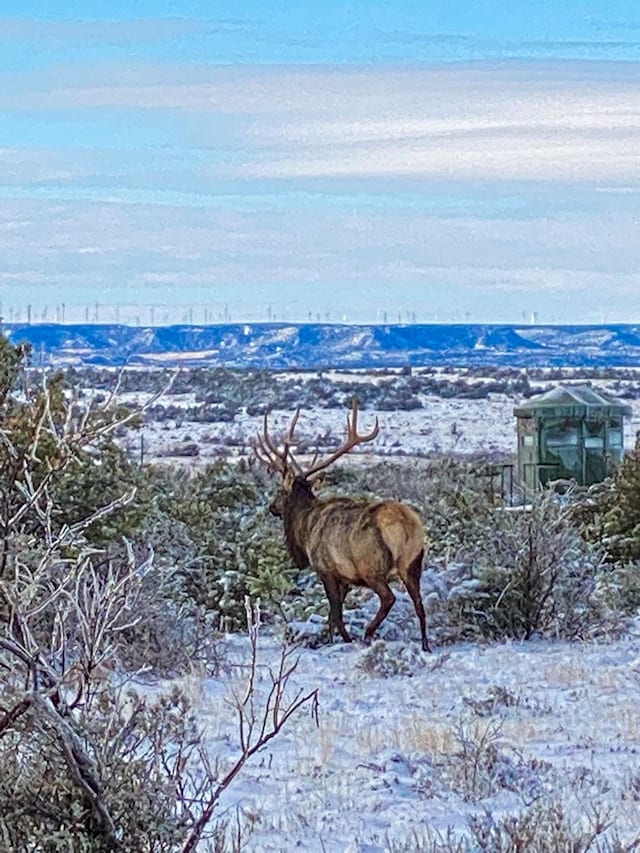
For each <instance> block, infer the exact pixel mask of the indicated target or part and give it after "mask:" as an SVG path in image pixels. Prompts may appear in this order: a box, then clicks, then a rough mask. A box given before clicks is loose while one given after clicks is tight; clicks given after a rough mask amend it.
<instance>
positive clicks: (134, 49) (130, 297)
mask: <svg viewBox="0 0 640 853" xmlns="http://www.w3.org/2000/svg"><path fill="white" fill-rule="evenodd" d="M178 5H179V4H178ZM227 5H229V4H227ZM321 11H322V10H320V11H319V14H320V12H321ZM301 14H302V13H301V12H300V15H301ZM221 15H222V13H221ZM404 23H406V22H404ZM285 24H286V22H285V21H284V20H283V19H282V16H280V18H278V15H276V16H275V19H274V21H273V22H271V23H270V24H269V25H268V26H267V25H266V24H265V27H264V29H262V28H261V27H259V26H258V18H257V17H256V16H255V15H254V16H253V17H247V18H246V19H242V20H239V19H236V18H234V17H233V16H222V17H221V19H220V20H219V21H207V20H194V19H187V18H185V19H180V18H174V19H164V20H163V19H157V20H124V19H123V20H114V21H97V20H94V21H90V20H88V21H78V20H75V21H55V20H51V21H38V20H32V21H26V20H21V21H20V20H7V19H5V20H0V45H1V46H2V47H3V49H4V50H5V55H6V56H10V57H12V61H11V62H9V61H7V62H5V63H4V64H3V65H0V67H4V69H5V70H4V71H1V72H0V123H1V125H2V128H3V135H2V148H1V149H0V198H1V199H2V205H0V259H1V260H0V302H2V303H3V306H4V307H3V309H2V310H4V311H5V313H6V310H7V306H11V305H13V306H16V307H17V306H22V308H23V309H24V306H25V305H26V304H35V303H37V302H39V303H40V305H53V304H55V303H56V302H59V301H61V296H60V294H62V293H64V294H65V296H64V298H65V301H66V303H67V305H69V306H70V305H71V304H72V303H77V304H78V305H82V304H83V303H86V302H87V301H91V300H93V297H92V296H90V295H89V294H90V293H93V292H97V293H99V294H100V297H99V298H100V301H101V302H103V303H105V304H106V303H109V304H111V305H112V306H115V305H123V304H125V303H129V304H132V305H134V306H137V308H134V310H141V309H140V306H143V305H149V304H155V305H160V304H164V305H167V306H169V308H168V309H167V310H168V311H169V312H173V315H172V316H173V319H176V311H177V310H178V306H180V305H181V304H202V305H207V304H208V305H211V304H213V303H216V304H219V303H224V304H225V305H228V306H229V310H230V311H231V313H232V316H234V317H240V316H245V317H246V316H251V319H266V316H267V309H268V307H269V306H272V305H273V304H274V303H275V304H277V305H280V306H282V308H281V310H282V311H283V312H284V310H285V308H284V306H287V309H286V310H288V311H289V316H290V318H291V317H292V316H293V315H294V314H295V316H297V318H298V319H304V318H306V317H307V316H308V314H309V313H312V314H313V315H321V316H322V317H325V316H326V313H327V311H329V310H330V311H331V313H332V317H333V319H342V318H344V317H347V318H349V319H368V320H371V319H376V317H380V316H382V315H384V313H385V312H388V313H389V314H390V315H391V314H392V312H395V311H398V312H400V313H402V312H405V314H404V315H406V313H407V312H415V314H416V316H417V318H420V319H465V318H466V317H467V316H470V317H471V318H473V319H484V320H490V319H494V320H520V319H522V315H523V314H525V313H526V314H527V316H528V315H530V313H532V312H534V311H535V312H537V313H538V315H539V316H540V317H541V318H542V317H544V318H546V319H557V320H561V319H563V320H568V319H583V320H594V319H600V318H601V316H602V314H603V313H604V312H605V311H606V312H607V317H608V318H609V319H631V318H632V311H633V310H635V309H634V308H633V306H634V305H635V294H637V292H638V288H639V287H640V274H639V273H638V270H639V269H640V240H639V239H638V199H639V197H640V63H635V62H566V61H564V62H556V61H544V62H543V61H529V60H524V59H520V60H518V61H492V62H489V61H486V59H485V61H482V62H468V61H466V62H460V63H450V64H442V63H431V64H423V63H419V62H413V63H404V64H397V63H396V64H389V63H388V62H381V61H378V60H376V61H375V62H364V63H354V62H351V63H349V64H341V63H329V62H327V61H326V55H325V62H324V63H322V64H303V63H301V62H299V63H297V64H284V63H282V62H280V63H273V62H262V64H256V63H253V64H251V63H250V62H249V60H251V59H252V58H257V59H258V60H260V59H264V57H265V56H266V55H267V54H268V51H266V48H265V51H262V48H263V47H264V46H265V45H267V44H270V46H271V48H273V50H274V51H276V48H278V45H280V46H281V45H282V44H284V43H285V42H287V39H288V40H289V43H288V47H287V50H288V51H289V53H287V54H286V56H285V58H288V59H290V56H291V55H295V54H296V52H297V53H298V54H299V55H300V56H304V57H308V56H310V55H312V54H313V51H314V50H315V49H316V47H317V45H316V44H315V42H316V41H317V32H316V31H315V30H313V29H309V30H308V31H305V29H304V27H303V26H302V24H301V22H300V21H298V24H297V25H296V27H293V28H292V30H291V32H289V33H288V32H287V29H286V26H285ZM373 24H374V22H369V24H367V26H365V31H366V34H365V37H364V38H365V41H366V39H368V38H371V39H373V38H374V35H375V33H374V32H373V30H374V26H373ZM331 26H334V28H335V27H337V24H335V22H334V23H333V24H331ZM363 26H364V25H363ZM367 27H368V28H367ZM507 29H508V28H507ZM383 30H384V32H383V35H382V36H381V39H382V41H381V44H383V47H384V51H387V50H388V51H389V52H390V53H391V54H393V53H394V51H395V52H396V53H398V55H402V54H403V51H404V47H403V45H405V43H406V44H412V45H413V46H414V47H415V50H414V49H413V48H411V50H407V53H408V54H409V55H411V56H413V57H415V56H417V55H420V52H421V51H422V50H423V49H424V50H426V51H427V52H428V51H432V53H433V55H439V52H447V55H448V58H452V57H455V56H456V55H457V54H458V53H459V54H460V55H461V56H465V58H468V57H469V56H475V55H476V52H477V53H478V55H482V56H484V57H485V58H486V57H487V56H494V57H495V56H504V55H509V50H508V49H507V48H508V45H509V39H510V38H512V36H513V34H512V33H509V32H507V31H505V32H503V33H502V34H501V35H500V38H499V39H498V40H497V41H491V40H490V42H491V43H490V44H489V43H488V42H487V43H484V42H483V40H484V41H486V38H487V37H486V33H485V35H484V36H483V32H484V31H483V30H482V28H478V31H477V32H476V33H475V34H473V33H470V32H467V33H460V34H459V35H458V34H457V33H456V32H454V31H452V33H447V32H446V31H444V30H439V29H434V33H435V35H433V34H430V31H429V30H428V28H422V29H421V28H420V27H418V26H413V27H410V26H404V24H403V22H402V21H400V22H399V24H398V25H397V26H396V25H394V26H391V25H390V23H389V21H386V23H385V26H384V27H383ZM587 30H588V28H587V29H585V30H584V32H580V33H574V34H573V40H574V45H573V47H572V50H575V51H576V53H577V54H580V52H581V51H583V50H586V49H587V48H588V31H587ZM592 31H595V30H594V28H593V27H592ZM585 33H586V34H585ZM536 35H537V34H536V33H531V34H530V38H529V41H530V42H531V45H532V47H531V52H532V53H535V52H536V51H542V49H543V47H542V46H543V45H546V49H547V50H548V51H549V52H550V53H548V55H555V54H554V51H556V49H559V48H558V46H559V45H561V44H565V45H566V44H567V40H566V39H565V40H564V41H563V39H562V38H560V37H559V36H558V38H555V39H548V40H544V39H543V40H542V41H541V42H540V45H538V46H536V44H537V41H538V39H537V38H536ZM344 38H346V35H345V36H344ZM296 39H300V45H302V47H301V46H300V45H298V46H296V44H297V43H296ZM635 39H636V35H634V34H633V33H631V35H629V36H628V37H626V36H623V35H621V34H620V33H617V32H616V31H615V30H614V29H611V28H610V29H609V30H607V31H606V32H604V31H603V33H602V38H601V41H600V46H601V48H602V49H603V50H604V51H605V52H606V51H607V50H609V48H612V46H613V44H614V42H615V41H616V40H618V41H619V42H620V43H621V44H622V43H624V44H623V47H624V48H625V50H626V49H627V48H628V47H629V45H630V44H631V43H632V42H633V41H634V40H635ZM525 41H526V39H524V38H523V37H519V38H518V39H517V43H518V45H520V47H521V48H522V46H523V45H524V44H525ZM513 43H514V44H515V42H513ZM318 44H320V43H318ZM322 44H323V45H324V47H325V48H326V47H327V42H326V40H325V42H324V43H322ZM322 44H321V45H320V46H322ZM341 44H342V47H344V44H343V43H341ZM16 45H18V46H19V48H20V49H18V48H16ZM167 45H169V46H170V50H169V49H167V51H166V52H164V51H165V48H166V46H167ZM220 45H224V46H225V47H224V50H220V51H218V49H217V48H218V47H219V46H220ZM231 45H233V50H238V51H239V52H241V53H243V60H244V61H243V63H242V64H237V63H235V62H228V61H224V62H221V63H220V64H218V65H211V64H210V62H211V57H216V58H219V57H223V59H226V60H228V59H229V57H231V58H232V57H233V56H234V54H233V53H229V52H228V51H229V50H230V49H231V48H230V46H231ZM25 46H35V53H34V55H35V56H36V60H35V61H34V62H30V61H29V62H27V60H25V57H27V55H29V56H30V55H31V54H29V52H28V51H27V50H26V48H25ZM303 47H304V49H303ZM342 47H341V50H342ZM278 49H280V48H278ZM494 49H495V51H496V52H494ZM612 49H613V48H612ZM505 50H506V54H505V52H504V51H505ZM21 51H22V52H21ZM225 51H227V52H226V53H225ZM252 51H253V52H252ZM384 51H383V53H384ZM501 51H502V52H501ZM276 52H277V51H276ZM182 53H184V56H183V55H182ZM325 54H326V52H325ZM353 55H355V52H354V54H353ZM385 55H386V54H385ZM523 55H528V54H527V51H526V50H524V52H523ZM27 65H28V67H26V66H27ZM604 306H606V307H604ZM273 310H274V313H276V312H277V310H278V309H276V308H275V307H274V309H273ZM638 311H639V312H640V307H639V308H638ZM404 315H403V316H404ZM157 316H160V315H157ZM200 319H201V318H200ZM635 319H639V320H640V314H638V316H637V317H636V318H635Z"/></svg>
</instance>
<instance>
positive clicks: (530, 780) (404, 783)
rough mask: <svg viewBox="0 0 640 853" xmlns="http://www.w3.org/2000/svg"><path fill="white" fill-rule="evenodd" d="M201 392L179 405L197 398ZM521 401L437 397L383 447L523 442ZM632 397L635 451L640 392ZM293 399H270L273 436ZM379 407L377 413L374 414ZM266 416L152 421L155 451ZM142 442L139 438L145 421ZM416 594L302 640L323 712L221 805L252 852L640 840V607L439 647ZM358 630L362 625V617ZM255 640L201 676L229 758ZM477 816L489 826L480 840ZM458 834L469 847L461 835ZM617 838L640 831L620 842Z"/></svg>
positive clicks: (493, 446) (149, 442) (197, 683)
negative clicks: (313, 642) (384, 614)
mask: <svg viewBox="0 0 640 853" xmlns="http://www.w3.org/2000/svg"><path fill="white" fill-rule="evenodd" d="M189 396H190V395H185V396H184V397H183V399H182V400H181V401H179V400H178V399H176V398H175V397H173V398H172V399H171V403H172V404H174V405H179V404H181V405H184V406H189V405H192V404H193V400H192V399H190V398H189ZM139 401H141V400H139ZM520 402H521V399H520V398H517V397H515V396H509V395H506V394H492V395H490V396H489V398H488V399H478V400H468V399H466V400H464V399H442V398H440V397H436V396H433V397H425V398H424V400H423V408H422V409H417V410H413V411H397V412H388V411H383V412H378V413H377V415H378V418H379V421H380V435H379V437H378V439H377V441H376V443H375V445H372V447H371V448H368V449H367V450H368V451H369V452H372V453H376V454H381V455H403V454H406V455H412V454H416V453H418V454H422V453H429V452H437V451H440V452H457V453H463V454H467V453H478V452H482V453H486V454H496V455H500V454H501V455H510V454H511V455H513V454H514V453H515V419H514V417H513V408H514V406H515V405H518V404H519V403H520ZM628 402H629V404H630V405H631V406H632V408H633V416H632V418H631V419H630V420H629V421H628V422H627V424H626V434H625V446H626V447H627V448H631V447H632V446H633V444H634V440H635V433H636V431H637V430H638V429H640V402H638V401H635V400H630V401H628ZM291 414H292V413H291V412H290V411H274V412H272V413H271V415H270V423H271V426H272V429H273V431H274V432H275V433H277V432H278V430H279V429H283V428H284V427H285V426H286V425H287V424H288V421H289V419H290V417H291ZM375 415H376V413H375V412H374V411H373V410H367V411H364V412H362V414H361V425H362V427H363V428H364V429H366V428H367V426H368V425H369V424H370V423H371V422H372V420H373V418H374V416H375ZM344 418H345V412H344V411H343V410H340V409H326V408H322V409H319V408H318V409H310V410H305V411H304V412H303V414H302V416H301V420H300V425H299V430H298V431H299V433H301V434H302V435H303V436H305V437H308V438H310V439H314V438H317V437H322V436H325V437H328V438H332V437H335V436H340V435H342V432H343V429H344ZM261 427H262V419H261V417H259V416H255V417H250V416H248V415H247V414H246V413H239V414H238V415H236V417H235V419H234V420H233V421H231V422H224V423H222V422H220V423H207V424H199V423H195V422H189V421H186V420H185V421H183V422H181V423H180V422H178V420H174V421H169V422H150V423H148V424H146V425H145V427H144V430H143V435H144V442H145V451H146V453H147V454H148V457H161V456H164V457H168V458H170V459H172V458H173V456H174V455H173V453H172V452H171V450H172V448H179V447H180V445H186V444H188V443H190V442H192V443H195V444H197V445H198V449H199V453H198V457H197V460H193V459H188V460H183V461H185V462H186V463H187V464H194V462H195V463H196V464H199V465H200V464H204V463H206V462H209V461H212V460H213V459H215V458H220V457H226V456H239V455H244V454H246V453H248V452H250V448H249V442H250V440H251V438H252V437H253V436H254V435H255V434H256V432H258V431H259V430H260V429H261ZM128 441H129V443H130V444H129V446H130V449H131V450H132V451H135V446H136V442H137V441H139V434H132V435H130V436H129V438H128ZM176 458H177V454H176ZM406 598H407V597H406V596H403V594H402V593H398V601H397V603H396V605H395V607H394V609H393V611H392V613H391V614H390V617H389V619H388V620H387V623H385V625H384V626H383V627H384V630H381V632H380V633H381V634H382V638H381V639H379V640H377V641H376V642H375V643H374V644H373V645H372V646H371V647H368V648H367V647H365V646H363V645H362V643H360V642H354V643H353V644H352V645H345V644H343V643H342V642H335V643H334V644H333V645H321V646H319V647H318V648H316V649H312V648H308V647H301V648H300V649H298V650H297V652H296V654H298V655H299V662H298V666H297V669H296V671H295V673H294V676H293V678H292V682H291V685H290V687H291V688H292V691H293V694H295V693H296V691H297V690H298V689H299V690H301V691H303V692H305V693H306V692H309V691H311V690H314V689H316V688H318V690H319V703H320V705H319V717H318V723H317V724H316V721H315V720H314V718H313V716H312V715H311V714H309V713H308V709H307V708H303V709H302V710H301V712H300V713H298V714H297V715H296V716H295V717H294V718H292V719H291V720H290V721H289V723H288V724H287V726H286V728H285V729H284V730H283V732H282V733H281V734H280V735H279V736H278V737H277V738H275V739H274V740H273V741H271V742H270V743H269V744H268V745H267V746H266V747H265V748H264V749H263V750H262V751H261V752H260V753H259V754H258V755H257V756H255V757H254V758H253V759H252V760H251V762H250V763H249V764H248V765H247V766H246V767H245V769H244V771H243V773H242V774H241V776H240V777H239V779H238V780H236V782H234V783H233V784H232V785H231V786H230V788H229V789H228V790H227V791H226V792H225V794H224V796H223V799H222V802H221V807H220V809H219V811H218V817H219V818H223V819H229V820H230V821H231V825H232V826H233V825H235V824H236V822H237V824H238V826H240V827H241V832H242V849H243V850H247V851H255V853H263V851H264V853H267V851H282V853H288V851H294V850H304V851H310V853H382V851H390V853H408V851H418V850H420V851H426V850H429V851H434V853H435V851H436V850H437V851H438V853H439V851H445V850H446V851H452V853H453V851H456V853H461V851H462V850H467V849H468V850H474V851H476V850H477V851H479V850H484V851H488V853H495V851H498V850H507V849H509V850H515V849H516V848H515V847H511V848H508V847H500V846H499V845H498V840H497V839H498V837H499V833H500V831H501V830H500V827H503V832H506V829H504V827H507V826H510V827H511V830H513V831H515V830H516V829H518V827H520V830H521V832H522V834H523V837H525V835H526V831H525V828H524V827H525V824H526V823H527V821H528V822H529V824H528V825H529V829H531V827H532V826H533V827H538V829H537V830H536V831H538V830H539V831H541V832H544V831H547V830H546V829H544V828H545V827H548V833H549V838H552V837H553V838H555V843H556V844H559V842H558V839H559V838H561V837H562V838H564V839H566V842H567V845H568V844H569V841H568V839H569V838H571V839H572V840H573V842H575V847H569V846H562V847H561V846H556V847H554V842H553V841H551V843H550V846H548V847H547V848H544V849H547V850H549V851H551V850H554V849H557V850H558V851H560V850H569V849H572V850H579V851H586V850H587V849H592V850H602V851H607V853H609V851H613V850H620V851H622V850H640V621H636V623H634V625H633V626H632V628H631V629H630V630H629V631H628V632H627V634H626V635H625V636H624V637H622V638H619V639H615V640H611V641H604V640H600V641H592V642H573V643H570V642H564V641H556V642H553V641H548V640H533V641H530V642H527V643H517V642H509V643H495V644H480V643H479V644H464V645H453V646H443V645H442V644H439V643H438V637H437V634H436V635H435V636H432V639H434V640H435V649H434V654H433V655H428V654H425V653H423V652H421V651H420V649H419V645H418V643H417V642H416V637H415V636H414V635H415V634H416V633H417V632H416V626H415V625H414V622H415V616H414V614H413V612H412V610H411V608H410V606H409V605H408V604H407V601H406V600H405V599H406ZM371 606H373V603H372V605H371ZM354 633H355V635H356V636H360V637H361V636H362V629H361V626H360V625H358V626H355V629H354ZM279 650H280V641H279V639H278V637H277V636H274V635H268V634H265V635H264V636H263V637H262V638H261V643H260V667H259V670H258V672H259V679H260V680H259V683H258V691H257V693H258V698H259V696H260V695H261V694H262V695H263V694H265V693H266V692H267V691H268V689H269V687H270V686H271V678H270V674H269V668H270V667H274V666H275V665H276V663H277V660H278V657H279ZM248 655H249V643H248V640H247V639H246V638H244V637H243V636H242V635H227V636H226V637H225V638H224V640H223V641H221V656H222V658H223V659H224V660H225V661H226V662H227V663H230V664H231V666H230V668H229V672H228V673H227V674H225V675H223V676H222V678H220V679H219V678H215V679H205V680H201V679H199V678H196V677H195V676H194V677H193V678H192V679H189V680H188V681H187V682H186V684H185V686H186V689H187V690H188V691H189V692H190V693H191V694H192V695H193V696H194V697H195V701H196V704H197V707H198V711H199V716H200V719H201V720H202V722H203V724H204V725H205V727H206V737H207V742H208V744H209V747H210V750H211V754H212V756H218V757H219V758H220V759H221V761H222V762H223V766H224V762H225V761H228V762H232V761H233V760H234V759H235V758H236V757H237V755H238V751H239V745H238V731H237V722H236V718H235V716H234V712H233V708H232V707H231V706H230V704H229V701H228V700H229V695H230V693H229V691H230V689H231V687H232V686H233V685H236V686H237V683H238V681H242V675H243V673H246V667H245V664H246V663H247V660H248ZM509 819H511V820H512V823H511V824H508V823H506V822H508V820H509ZM474 820H475V821H476V827H479V826H482V827H483V829H482V830H480V829H478V828H477V829H476V837H475V840H474V836H473V832H472V829H471V828H470V826H471V824H472V823H473V821H474ZM540 827H542V829H540ZM520 830H519V831H520ZM481 831H482V832H484V833H485V838H491V839H493V841H492V842H491V843H489V842H487V844H488V846H484V847H481V846H480V845H479V843H478V842H477V834H478V833H480V832H481ZM554 832H555V833H556V834H555V836H553V833H554ZM492 833H493V834H492ZM502 838H503V842H504V838H506V835H504V834H503V836H502ZM590 838H591V839H595V840H594V841H593V845H594V846H591V847H589V846H588V845H589V839H590ZM460 839H467V841H468V843H469V847H468V848H467V847H460V846H456V845H457V844H458V843H459V842H460ZM615 839H619V840H620V841H621V842H623V844H624V846H623V847H619V848H616V847H614V840H615ZM596 841H597V843H599V844H602V845H603V846H601V847H597V846H595V845H596ZM438 844H439V845H441V846H439V847H438V846H437V845H438ZM492 844H493V846H491V845H492ZM607 844H608V845H610V846H604V845H607ZM518 849H520V850H522V851H523V853H526V850H527V849H532V848H528V847H527V846H524V847H521V848H518ZM535 849H536V851H537V850H539V849H542V848H535Z"/></svg>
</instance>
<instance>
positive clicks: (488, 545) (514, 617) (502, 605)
mask: <svg viewBox="0 0 640 853" xmlns="http://www.w3.org/2000/svg"><path fill="white" fill-rule="evenodd" d="M490 522H491V523H490V525H489V526H488V527H487V529H486V530H485V531H483V533H482V534H481V538H479V539H476V540H475V541H474V542H472V543H471V545H470V555H469V557H467V560H466V561H465V564H466V566H467V578H466V579H463V580H462V581H461V582H460V584H459V585H458V586H457V587H454V588H453V589H450V590H449V596H448V601H447V604H446V607H447V610H448V612H449V615H450V619H451V621H452V622H453V623H454V624H456V625H458V626H459V627H460V630H461V633H462V634H463V635H471V636H473V635H474V634H475V635H480V636H484V637H487V638H490V639H499V638H506V637H509V638H514V639H529V638H531V637H532V636H533V635H534V634H540V635H544V636H552V637H565V638H572V637H578V636H586V635H588V634H590V633H591V632H592V631H593V630H594V629H597V628H599V627H602V626H603V624H604V622H605V621H606V617H607V615H608V614H607V610H606V608H605V605H604V603H603V601H602V598H601V596H598V595H597V590H596V576H597V573H598V571H599V569H600V566H601V555H600V552H599V551H598V550H597V549H595V548H594V547H592V546H590V545H589V544H588V543H586V542H585V541H584V539H583V538H582V537H581V536H580V533H579V531H578V530H577V528H576V527H575V525H574V523H573V521H572V517H571V510H570V508H569V507H568V506H567V505H564V504H562V503H561V502H560V501H559V500H558V499H557V497H556V496H555V495H554V494H553V493H551V492H541V493H539V494H537V495H536V496H535V497H534V500H533V502H532V504H531V505H529V506H527V507H522V508H519V509H518V510H517V511H508V510H496V511H494V512H493V513H492V514H491V517H490ZM477 535H479V532H478V531H476V536H477Z"/></svg>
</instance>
